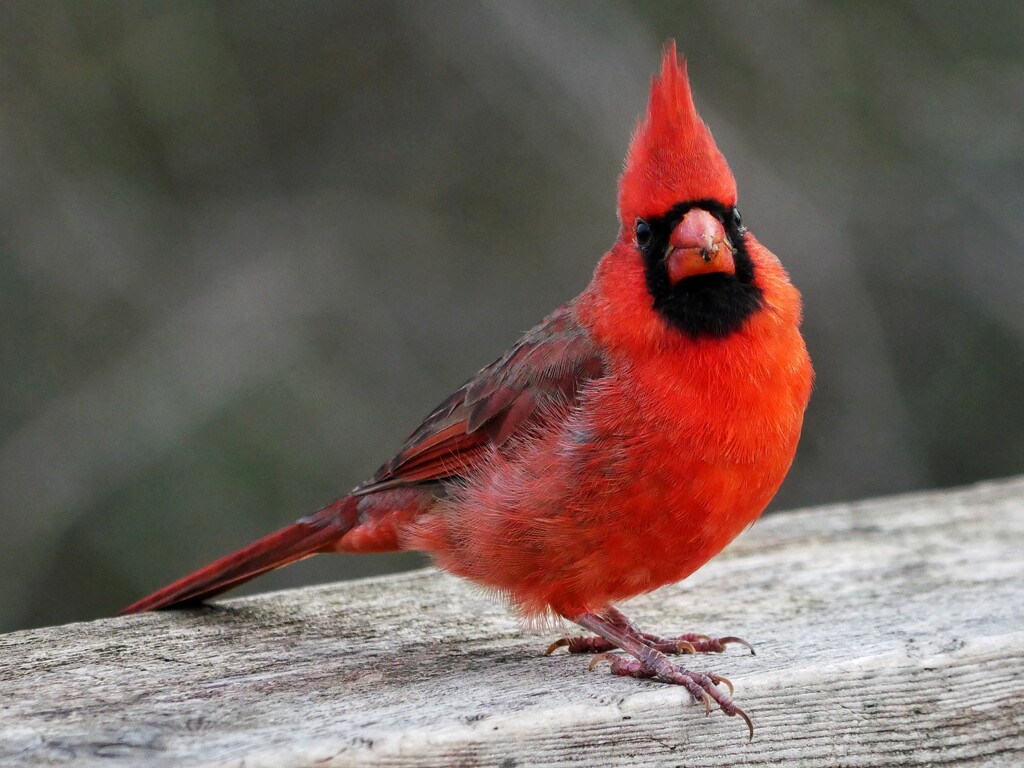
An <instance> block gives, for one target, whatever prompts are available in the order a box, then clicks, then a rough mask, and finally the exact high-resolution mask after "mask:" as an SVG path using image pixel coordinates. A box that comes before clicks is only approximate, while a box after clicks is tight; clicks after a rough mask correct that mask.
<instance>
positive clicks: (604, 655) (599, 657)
mask: <svg viewBox="0 0 1024 768" xmlns="http://www.w3.org/2000/svg"><path fill="white" fill-rule="evenodd" d="M614 655H615V654H613V653H599V654H597V655H596V656H594V658H592V659H591V660H590V664H588V665H587V671H588V672H593V671H594V667H596V666H597V665H598V664H600V663H601V662H602V661H605V660H607V661H611V659H612V657H613V656H614Z"/></svg>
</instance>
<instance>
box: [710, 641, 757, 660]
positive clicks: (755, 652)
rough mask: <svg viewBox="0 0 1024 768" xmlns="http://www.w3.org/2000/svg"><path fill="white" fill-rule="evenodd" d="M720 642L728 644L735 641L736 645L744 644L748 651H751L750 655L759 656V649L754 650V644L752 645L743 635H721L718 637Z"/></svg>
mask: <svg viewBox="0 0 1024 768" xmlns="http://www.w3.org/2000/svg"><path fill="white" fill-rule="evenodd" d="M718 642H720V643H721V644H722V645H728V644H729V643H734V644H736V645H742V646H743V647H744V648H746V649H747V650H748V651H750V655H751V656H757V651H755V650H754V646H752V645H751V644H750V643H748V642H747V641H746V640H744V639H743V638H742V637H731V636H730V637H720V638H718Z"/></svg>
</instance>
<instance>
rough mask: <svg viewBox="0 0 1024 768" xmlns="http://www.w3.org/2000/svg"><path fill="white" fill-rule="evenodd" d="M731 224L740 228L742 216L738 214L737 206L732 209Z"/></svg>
mask: <svg viewBox="0 0 1024 768" xmlns="http://www.w3.org/2000/svg"><path fill="white" fill-rule="evenodd" d="M732 225H733V226H734V227H736V229H740V228H741V227H742V226H743V217H742V216H740V209H739V208H733V209H732Z"/></svg>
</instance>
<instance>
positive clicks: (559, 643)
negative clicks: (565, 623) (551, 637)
mask: <svg viewBox="0 0 1024 768" xmlns="http://www.w3.org/2000/svg"><path fill="white" fill-rule="evenodd" d="M568 644H569V638H568V637H560V638H558V639H557V640H555V642H553V643H552V644H551V645H549V646H548V649H547V650H546V651H544V655H545V656H550V655H551V654H552V653H554V652H555V651H557V650H558V649H559V648H563V647H565V646H567V645H568Z"/></svg>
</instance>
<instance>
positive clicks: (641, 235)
mask: <svg viewBox="0 0 1024 768" xmlns="http://www.w3.org/2000/svg"><path fill="white" fill-rule="evenodd" d="M649 242H651V225H650V224H648V223H647V222H646V221H644V220H643V219H637V220H636V244H637V246H638V247H640V248H646V247H647V244H648V243H649Z"/></svg>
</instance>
